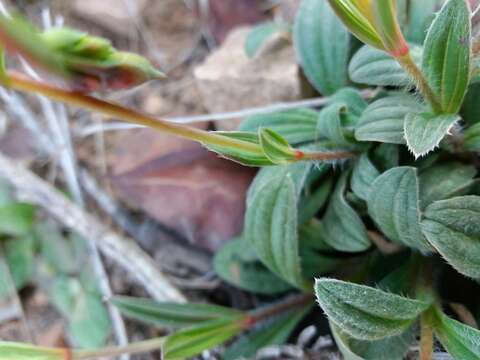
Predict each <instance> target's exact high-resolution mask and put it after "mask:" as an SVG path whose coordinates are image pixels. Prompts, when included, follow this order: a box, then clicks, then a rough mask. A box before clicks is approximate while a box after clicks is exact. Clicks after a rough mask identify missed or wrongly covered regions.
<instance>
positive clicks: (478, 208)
mask: <svg viewBox="0 0 480 360" xmlns="http://www.w3.org/2000/svg"><path fill="white" fill-rule="evenodd" d="M424 217H425V219H424V220H423V221H422V230H423V233H424V234H425V236H426V237H427V239H428V241H429V242H430V243H431V244H432V245H433V246H434V247H435V248H436V249H437V250H438V252H439V253H440V254H442V256H443V257H444V258H445V259H446V260H447V261H448V262H449V263H450V264H451V265H452V266H453V267H454V268H455V269H456V270H457V271H458V272H460V273H462V274H463V275H466V276H470V277H473V278H480V222H479V221H478V219H480V197H479V196H473V195H471V196H460V197H455V198H452V199H448V200H442V201H437V202H434V203H433V204H432V205H430V206H429V207H427V209H426V211H425V214H424Z"/></svg>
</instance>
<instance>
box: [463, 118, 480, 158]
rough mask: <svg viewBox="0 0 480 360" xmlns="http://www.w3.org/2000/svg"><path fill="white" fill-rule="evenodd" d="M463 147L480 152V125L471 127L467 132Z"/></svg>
mask: <svg viewBox="0 0 480 360" xmlns="http://www.w3.org/2000/svg"><path fill="white" fill-rule="evenodd" d="M463 147H464V148H465V150H468V151H475V152H480V123H478V124H475V125H472V126H470V127H469V128H468V129H467V130H466V131H465V134H464V138H463Z"/></svg>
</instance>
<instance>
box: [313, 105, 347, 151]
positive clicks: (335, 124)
mask: <svg viewBox="0 0 480 360" xmlns="http://www.w3.org/2000/svg"><path fill="white" fill-rule="evenodd" d="M347 109H348V108H347V105H346V104H345V103H343V102H340V103H338V102H336V103H333V104H330V105H328V106H326V107H325V108H323V109H322V110H321V111H320V112H319V114H318V124H317V132H318V135H319V136H321V137H323V138H327V139H329V140H330V141H332V142H333V143H334V144H335V145H337V146H344V147H345V146H346V147H348V146H351V145H352V142H351V141H350V139H348V137H347V131H346V129H345V128H344V124H345V120H346V119H345V117H346V112H347Z"/></svg>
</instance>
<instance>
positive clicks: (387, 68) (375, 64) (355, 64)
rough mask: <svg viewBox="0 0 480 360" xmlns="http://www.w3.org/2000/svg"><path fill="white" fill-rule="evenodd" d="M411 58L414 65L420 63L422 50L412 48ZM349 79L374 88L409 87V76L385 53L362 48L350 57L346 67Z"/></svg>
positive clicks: (368, 47) (365, 47) (410, 82)
mask: <svg viewBox="0 0 480 360" xmlns="http://www.w3.org/2000/svg"><path fill="white" fill-rule="evenodd" d="M410 53H411V56H412V58H413V60H414V62H416V63H418V64H419V63H420V62H421V58H422V49H421V48H420V47H417V46H412V47H411V49H410ZM348 73H349V75H350V79H352V80H353V81H354V82H356V83H359V84H367V85H374V86H409V85H411V84H412V79H411V78H410V76H409V75H408V74H407V73H406V72H405V70H403V69H402V67H401V66H400V65H399V64H398V62H397V61H396V60H395V59H394V58H392V56H391V55H389V54H388V53H386V52H385V51H382V50H378V49H375V48H372V47H370V46H363V47H362V48H361V49H360V50H358V51H357V52H356V53H355V55H354V56H353V57H352V60H351V61H350V64H349V67H348Z"/></svg>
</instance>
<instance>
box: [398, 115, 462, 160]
mask: <svg viewBox="0 0 480 360" xmlns="http://www.w3.org/2000/svg"><path fill="white" fill-rule="evenodd" d="M459 120H460V117H459V116H458V115H450V114H448V115H435V114H430V113H420V114H416V113H410V114H407V116H406V117H405V139H406V140H407V146H408V148H409V149H410V151H411V152H412V153H413V155H414V156H415V158H419V157H421V156H424V155H426V154H428V153H429V152H430V151H433V150H434V149H435V148H436V147H437V146H438V145H439V144H440V141H442V139H443V138H444V137H445V135H447V134H448V133H449V131H450V129H451V128H452V126H454V125H455V123H456V122H457V121H459Z"/></svg>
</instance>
